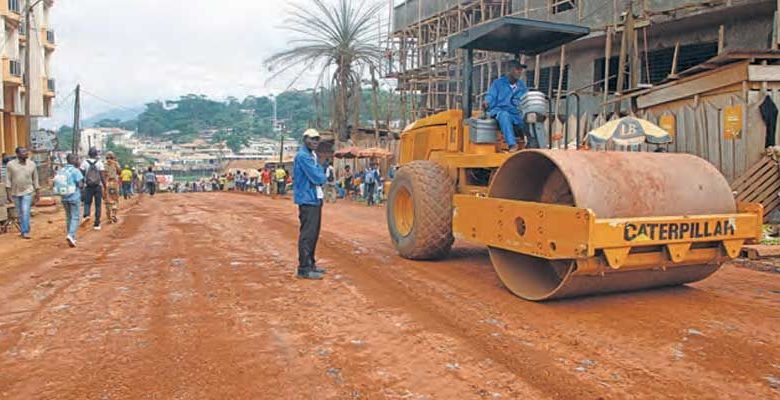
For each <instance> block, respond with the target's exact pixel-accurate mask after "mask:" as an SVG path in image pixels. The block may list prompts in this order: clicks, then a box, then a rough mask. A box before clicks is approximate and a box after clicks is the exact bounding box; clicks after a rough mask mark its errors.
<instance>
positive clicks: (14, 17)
mask: <svg viewBox="0 0 780 400" xmlns="http://www.w3.org/2000/svg"><path fill="white" fill-rule="evenodd" d="M22 1H23V0H0V15H2V16H3V17H5V19H6V20H7V21H9V22H11V23H12V24H14V25H16V24H18V23H19V21H21V19H22Z"/></svg>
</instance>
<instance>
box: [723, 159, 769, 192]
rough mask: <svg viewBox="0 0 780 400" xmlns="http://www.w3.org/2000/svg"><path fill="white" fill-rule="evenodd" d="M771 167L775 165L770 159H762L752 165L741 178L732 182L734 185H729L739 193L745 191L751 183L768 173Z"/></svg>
mask: <svg viewBox="0 0 780 400" xmlns="http://www.w3.org/2000/svg"><path fill="white" fill-rule="evenodd" d="M773 165H776V163H775V162H774V161H772V159H771V158H769V157H765V158H762V159H761V161H759V162H758V163H756V164H755V165H753V167H751V168H750V170H748V171H747V172H745V173H744V174H743V175H742V176H741V177H739V178H738V179H737V180H735V181H734V183H733V184H732V185H731V187H732V189H734V190H740V191H742V190H745V189H746V188H747V187H748V186H750V185H751V182H753V181H754V180H755V179H757V178H758V177H760V176H763V175H764V174H766V173H767V172H768V171H770V169H771V168H772V167H773Z"/></svg>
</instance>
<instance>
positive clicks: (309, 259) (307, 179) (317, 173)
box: [293, 144, 327, 274]
mask: <svg viewBox="0 0 780 400" xmlns="http://www.w3.org/2000/svg"><path fill="white" fill-rule="evenodd" d="M326 181H327V178H326V176H325V172H324V171H323V170H322V167H321V166H320V165H319V164H317V155H316V154H315V153H313V152H312V151H311V150H309V148H308V147H306V144H303V145H301V148H300V149H299V150H298V154H296V155H295V162H294V164H293V198H294V200H295V204H297V205H298V219H299V221H300V222H301V230H300V233H299V235H298V273H299V274H301V273H304V272H307V271H311V270H313V269H315V268H316V265H317V264H316V261H315V260H314V252H315V251H316V250H317V241H318V239H319V236H320V223H321V221H322V198H323V197H324V196H323V193H322V185H324V184H325V182H326Z"/></svg>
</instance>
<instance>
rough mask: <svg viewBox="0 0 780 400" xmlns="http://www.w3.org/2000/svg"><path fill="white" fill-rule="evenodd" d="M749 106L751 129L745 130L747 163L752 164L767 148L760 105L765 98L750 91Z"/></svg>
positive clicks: (749, 124) (762, 155)
mask: <svg viewBox="0 0 780 400" xmlns="http://www.w3.org/2000/svg"><path fill="white" fill-rule="evenodd" d="M748 99H749V102H748V104H749V105H748V107H747V109H746V112H747V114H748V115H747V118H746V120H747V121H748V126H749V127H750V129H749V130H746V131H745V134H744V136H745V157H746V158H747V164H748V165H752V164H753V163H755V162H758V160H760V159H761V158H762V157H764V155H766V149H765V148H764V144H765V136H766V125H765V124H764V119H763V118H761V111H760V110H759V106H760V104H761V101H762V100H763V98H762V97H761V96H760V95H759V93H758V92H756V91H750V92H748Z"/></svg>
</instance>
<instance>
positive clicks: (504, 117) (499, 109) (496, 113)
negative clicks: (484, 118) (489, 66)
mask: <svg viewBox="0 0 780 400" xmlns="http://www.w3.org/2000/svg"><path fill="white" fill-rule="evenodd" d="M525 67H526V66H525V65H523V64H520V62H519V61H515V60H513V61H510V62H509V72H508V73H507V74H506V75H504V76H502V77H500V78H498V79H496V80H495V81H493V83H492V84H491V85H490V90H488V93H487V95H486V96H485V102H484V103H483V104H482V108H483V109H485V112H487V114H488V115H489V116H490V117H492V118H495V119H496V120H497V121H498V126H499V127H500V128H501V132H502V133H503V134H504V142H506V144H507V145H508V146H509V151H516V150H517V149H518V146H517V139H516V138H515V132H514V127H515V126H517V127H518V128H522V127H523V125H524V122H523V116H522V115H521V114H520V110H519V109H518V107H519V106H520V101H521V100H522V99H523V97H524V96H525V94H526V93H528V88H527V87H526V86H525V82H523V81H522V80H521V79H522V77H523V71H525Z"/></svg>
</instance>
